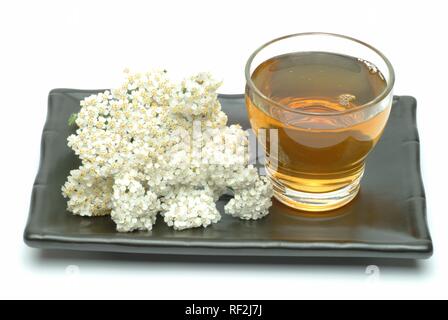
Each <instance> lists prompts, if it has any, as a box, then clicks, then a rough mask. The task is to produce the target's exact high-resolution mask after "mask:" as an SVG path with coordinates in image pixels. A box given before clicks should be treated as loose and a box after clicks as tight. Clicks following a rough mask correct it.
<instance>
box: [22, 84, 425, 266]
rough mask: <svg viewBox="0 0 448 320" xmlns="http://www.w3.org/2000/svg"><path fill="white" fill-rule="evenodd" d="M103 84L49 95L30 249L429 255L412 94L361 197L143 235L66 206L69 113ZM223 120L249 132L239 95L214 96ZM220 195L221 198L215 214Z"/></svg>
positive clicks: (392, 123)
mask: <svg viewBox="0 0 448 320" xmlns="http://www.w3.org/2000/svg"><path fill="white" fill-rule="evenodd" d="M99 91H101V90H74V89H55V90H52V91H51V92H50V94H49V99H48V115H47V120H46V124H45V127H44V130H43V133H42V147H41V159H40V166H39V171H38V173H37V177H36V180H35V183H34V185H33V190H32V196H31V205H30V212H29V218H28V222H27V225H26V229H25V234H24V238H25V242H26V243H27V244H28V245H29V246H31V247H36V248H44V249H69V250H83V251H110V252H133V253H153V254H174V255H229V256H237V255H243V256H272V257H274V256H294V257H297V256H303V257H306V256H309V257H310V256H314V257H316V256H322V257H378V258H409V259H422V258H428V257H430V256H431V254H432V250H433V249H432V242H431V237H430V234H429V230H428V226H427V222H426V202H425V193H424V188H423V183H422V179H421V174H420V164H419V152H420V151H419V138H418V132H417V127H416V100H415V99H414V98H412V97H409V96H399V97H395V98H394V103H393V107H392V111H391V115H390V118H389V121H388V124H387V126H386V129H385V132H384V135H383V137H382V138H381V140H380V142H379V143H378V145H377V146H376V148H375V149H374V151H373V152H372V153H371V154H370V155H369V158H368V161H367V167H366V173H365V176H364V178H363V180H362V182H361V190H360V193H359V194H358V196H357V197H356V198H355V199H354V200H353V201H352V202H351V203H349V204H348V205H346V206H344V207H342V208H340V209H337V210H334V211H333V212H331V214H325V215H323V216H322V217H319V218H316V217H307V216H303V215H297V214H296V212H295V211H294V210H292V209H290V208H288V207H286V206H284V205H282V204H281V203H279V202H277V201H274V205H273V207H272V208H271V212H270V214H269V215H268V216H267V217H265V218H263V219H261V220H258V221H241V220H239V219H235V218H232V217H229V216H227V215H225V214H223V218H222V220H221V221H220V222H219V223H217V224H214V225H212V226H210V227H208V228H205V229H204V228H199V229H190V230H184V231H175V230H173V229H171V228H169V227H168V226H166V225H165V223H163V221H162V219H158V222H157V223H156V225H155V226H154V228H153V230H152V231H149V232H133V233H118V232H117V231H116V230H115V225H114V223H113V222H112V220H111V219H110V217H97V218H88V217H79V216H74V215H72V214H71V213H69V212H68V211H67V210H66V199H64V198H63V197H62V195H61V186H62V184H63V183H64V182H65V180H66V177H67V175H68V174H69V171H70V170H71V169H74V168H76V167H78V166H79V164H80V162H79V160H78V159H77V157H76V156H75V154H74V153H73V152H72V150H70V149H69V148H68V147H67V142H66V141H67V137H68V136H69V135H70V134H71V133H72V132H73V131H74V130H75V129H74V128H72V127H69V126H68V125H67V119H68V118H69V116H70V114H72V113H73V112H77V111H78V110H79V108H80V105H79V102H80V100H81V99H83V98H84V97H86V96H88V95H90V94H93V93H97V92H99ZM219 99H220V101H221V104H222V107H223V110H224V111H225V112H226V113H227V115H228V116H229V122H230V123H240V124H241V125H242V126H243V128H249V122H248V119H247V115H246V108H245V105H244V97H243V95H220V97H219ZM225 201H226V200H225V199H222V200H220V201H219V202H218V207H219V209H220V210H221V211H222V208H223V206H224V204H225Z"/></svg>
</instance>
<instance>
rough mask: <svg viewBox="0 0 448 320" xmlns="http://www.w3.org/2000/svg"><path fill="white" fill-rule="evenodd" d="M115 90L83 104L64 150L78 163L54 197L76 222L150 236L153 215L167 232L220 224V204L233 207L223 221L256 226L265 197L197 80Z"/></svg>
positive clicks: (236, 134)
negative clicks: (108, 220) (89, 219)
mask: <svg viewBox="0 0 448 320" xmlns="http://www.w3.org/2000/svg"><path fill="white" fill-rule="evenodd" d="M126 76H127V78H126V80H125V82H124V83H123V85H122V86H120V87H119V88H117V89H114V90H112V91H105V92H103V93H98V94H96V95H91V96H89V97H86V98H85V99H84V100H82V101H81V110H80V112H79V113H78V115H77V117H76V125H77V126H78V129H77V130H76V134H74V135H71V136H70V137H68V146H69V147H70V148H72V149H73V150H74V151H75V153H76V154H77V155H78V156H79V158H80V159H81V161H82V165H81V166H80V167H79V169H76V170H72V171H71V173H70V176H69V177H68V179H67V182H66V183H65V184H64V186H63V187H62V192H63V195H64V196H65V197H67V198H68V202H67V208H68V210H69V211H71V212H73V213H74V214H78V215H83V216H99V215H106V214H111V217H112V219H113V220H114V222H115V223H116V225H117V230H118V231H122V232H129V231H134V230H151V228H152V226H153V224H154V223H155V221H156V217H157V215H158V214H159V213H160V214H161V215H162V216H163V219H164V221H165V222H166V223H167V224H168V225H169V226H172V227H173V228H175V229H178V230H181V229H187V228H194V227H201V226H202V227H207V226H209V225H210V224H212V223H216V222H218V221H219V220H220V218H221V216H220V214H219V212H218V210H217V209H216V206H215V201H217V200H218V198H219V197H220V195H222V194H223V193H224V192H226V190H228V188H231V190H233V192H234V198H233V199H231V200H230V201H229V203H228V204H227V205H226V206H225V212H226V213H228V214H230V215H232V216H235V217H239V218H241V219H259V218H261V217H263V216H265V215H266V214H267V213H268V212H269V211H268V210H269V207H270V206H271V196H272V188H271V185H270V183H269V182H268V180H267V179H266V178H264V177H259V175H258V172H257V170H256V168H254V167H253V166H250V165H248V159H249V155H248V137H247V133H246V132H244V131H243V130H242V129H241V127H240V126H238V125H232V126H229V127H228V126H227V125H226V124H227V116H226V115H225V114H224V113H223V112H222V111H221V105H220V103H219V100H218V98H217V97H218V96H217V93H216V90H217V89H218V87H219V86H220V83H219V82H217V81H215V80H213V78H212V77H211V76H210V74H208V73H199V74H197V75H194V76H192V77H190V78H187V79H185V80H183V81H181V82H180V83H178V84H176V83H173V82H171V81H170V80H169V79H168V77H167V73H166V71H164V70H155V71H152V72H148V73H145V74H140V73H136V74H132V73H130V72H129V71H127V72H126Z"/></svg>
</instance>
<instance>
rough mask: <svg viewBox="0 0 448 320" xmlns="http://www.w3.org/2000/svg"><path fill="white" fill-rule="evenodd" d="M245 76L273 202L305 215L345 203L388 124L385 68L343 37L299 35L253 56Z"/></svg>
mask: <svg viewBox="0 0 448 320" xmlns="http://www.w3.org/2000/svg"><path fill="white" fill-rule="evenodd" d="M245 74H246V81H247V83H246V106H247V111H248V115H249V120H250V123H251V126H252V129H253V130H254V132H255V134H256V135H257V138H258V141H259V142H260V144H261V145H262V146H263V147H264V151H265V156H266V159H265V166H266V172H267V176H268V177H269V178H270V180H271V181H272V184H273V188H274V195H275V197H276V198H277V199H278V200H279V201H281V202H283V203H284V204H286V205H288V206H290V207H293V208H296V209H300V210H305V211H327V210H332V209H336V208H339V207H341V206H343V205H345V204H347V203H348V202H350V201H351V200H352V199H353V198H354V197H355V196H356V194H357V193H358V191H359V187H360V181H361V178H362V175H363V173H364V167H365V161H366V157H367V155H368V154H369V152H370V151H371V150H372V149H373V148H374V146H375V144H376V143H377V142H378V140H379V138H380V136H381V134H382V132H383V129H384V127H385V125H386V122H387V119H388V117H389V113H390V108H391V105H392V98H393V97H392V88H393V85H394V79H395V78H394V70H393V68H392V65H391V63H390V62H389V60H388V59H387V58H386V57H385V56H384V55H383V54H382V53H381V52H380V51H378V50H377V49H375V48H373V47H372V46H370V45H368V44H366V43H364V42H361V41H359V40H356V39H353V38H350V37H346V36H342V35H337V34H329V33H299V34H293V35H288V36H284V37H281V38H278V39H275V40H272V41H270V42H268V43H266V44H264V45H262V46H261V47H260V48H258V49H257V50H255V52H254V53H253V54H252V55H251V56H250V57H249V60H248V61H247V64H246V68H245Z"/></svg>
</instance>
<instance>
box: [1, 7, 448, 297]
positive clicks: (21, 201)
mask: <svg viewBox="0 0 448 320" xmlns="http://www.w3.org/2000/svg"><path fill="white" fill-rule="evenodd" d="M445 2H446V1H429V0H426V1H409V0H408V1H390V0H388V1H379V0H376V1H341V0H339V1H318V0H312V1H299V0H295V1H283V0H270V1H261V0H258V1H243V0H239V1H230V0H226V1H193V0H189V1H169V0H164V1H143V0H142V1H131V0H126V1H110V0H109V1H91V0H90V1H81V0H76V1H43V0H40V1H2V2H1V4H0V47H1V48H0V96H1V98H0V115H1V119H0V122H1V125H0V130H1V135H0V137H1V157H0V162H1V166H0V173H1V180H0V191H1V192H0V195H1V201H0V206H1V208H0V214H1V222H0V223H1V224H0V225H1V228H0V298H148V299H150V298H159V299H166V298H190V299H196V298H210V299H214V298H235V299H236V298H251V299H258V298H274V299H276V298H278V299H287V298H448V293H447V286H448V243H447V240H448V209H447V208H446V201H447V198H448V195H447V192H448V187H447V184H446V178H447V175H446V164H447V163H448V159H447V157H446V150H445V149H446V148H447V147H448V143H447V140H446V138H447V132H448V131H447V130H448V128H447V125H448V124H447V119H448V105H447V98H446V97H447V94H448V88H447V85H448V80H447V76H448V67H447V57H448V50H447V41H448V38H447V31H446V30H448V22H447V20H448V9H447V7H446V6H445ZM305 31H326V32H335V33H342V34H346V35H350V36H353V37H355V38H358V39H361V40H364V41H366V42H368V43H370V44H372V45H374V46H375V47H377V48H379V49H380V50H382V51H383V52H384V53H385V54H386V55H387V56H388V57H389V59H390V60H391V61H392V63H393V65H394V67H395V71H396V74H397V81H396V86H395V93H396V94H400V95H413V96H415V97H416V98H417V99H418V126H419V130H420V138H421V142H422V144H421V147H422V170H423V178H424V183H425V187H426V193H427V199H428V215H429V223H430V228H431V231H432V236H433V240H434V244H435V254H434V256H433V257H432V258H431V259H429V260H427V261H417V262H401V263H397V262H388V261H384V260H348V261H347V260H339V261H338V260H327V259H317V260H316V259H304V260H293V261H291V260H285V259H278V260H273V261H272V260H265V259H255V260H247V259H239V260H235V259H233V258H220V259H213V258H200V259H196V258H195V259H189V260H186V259H182V258H173V257H171V258H170V257H160V256H139V255H125V254H104V253H103V254H101V253H100V254H98V253H70V252H65V253H64V252H42V251H39V250H36V249H31V248H28V247H26V246H25V245H24V243H23V241H22V233H23V229H24V226H25V222H26V217H27V214H28V207H29V200H30V194H31V187H32V183H33V181H34V177H35V174H36V172H37V166H38V161H39V151H40V136H41V131H42V127H43V124H44V121H45V117H46V107H47V106H46V104H47V94H48V91H49V90H50V89H52V88H55V87H69V88H92V89H93V88H109V87H114V86H115V85H117V84H118V83H119V82H120V80H121V78H122V70H123V69H124V68H125V67H130V68H131V69H133V70H138V71H145V70H146V69H149V68H151V67H163V68H166V69H168V70H169V71H170V73H172V74H175V75H183V74H188V73H190V72H195V71H202V70H209V71H211V72H213V73H214V74H215V75H216V76H217V77H221V78H222V79H223V80H224V85H223V87H222V90H221V92H223V93H239V92H242V91H243V87H244V77H243V66H244V64H245V61H246V59H247V57H248V56H249V54H250V53H251V51H253V50H254V49H255V48H256V47H258V46H259V45H261V44H262V43H264V42H266V41H268V40H270V39H273V38H275V37H278V36H281V35H285V34H290V33H296V32H305ZM371 264H373V265H377V266H378V267H379V268H380V276H379V278H375V279H374V278H372V277H368V275H367V274H366V267H367V266H368V265H371Z"/></svg>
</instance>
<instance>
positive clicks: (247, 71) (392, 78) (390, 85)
mask: <svg viewBox="0 0 448 320" xmlns="http://www.w3.org/2000/svg"><path fill="white" fill-rule="evenodd" d="M313 35H320V36H329V37H336V38H343V39H346V40H350V41H353V42H357V43H358V44H360V45H362V46H364V47H367V48H368V49H370V50H372V51H374V52H375V53H376V54H378V55H379V56H380V58H381V59H383V61H384V62H385V63H386V66H387V69H388V71H389V80H390V81H388V83H387V85H386V88H384V90H383V91H382V92H381V93H380V94H379V95H377V96H376V97H375V98H374V99H372V100H370V101H368V102H366V103H364V104H362V105H359V106H356V107H354V108H351V109H348V110H344V111H334V112H326V113H318V112H310V111H302V110H297V109H292V108H289V107H288V106H285V105H283V104H281V103H278V102H277V101H274V100H272V99H271V98H269V97H267V96H266V95H264V94H263V93H262V92H261V91H260V90H259V89H258V88H257V86H256V85H255V83H254V82H253V81H252V75H251V73H250V67H251V65H252V61H253V60H254V58H255V57H256V55H257V54H258V53H259V52H260V51H261V50H263V49H264V48H266V47H268V46H270V45H271V44H273V43H275V42H279V41H281V40H284V39H288V38H293V37H300V36H313ZM359 58H362V57H359ZM244 70H245V71H244V73H245V76H246V83H247V84H248V85H249V86H250V87H251V88H252V89H253V90H254V91H255V93H256V94H258V95H259V96H260V97H261V98H262V99H264V100H267V101H268V102H269V103H271V104H274V105H276V106H278V107H280V108H282V109H285V110H287V111H289V112H294V113H300V114H305V115H317V116H331V115H340V114H345V113H351V112H355V111H358V110H360V109H365V108H367V107H370V106H372V105H374V104H377V103H378V102H379V101H381V100H383V99H384V98H385V97H387V96H388V95H389V93H390V92H391V91H392V88H393V86H394V83H395V72H394V68H393V67H392V64H391V63H390V61H389V59H387V58H386V56H385V55H384V54H383V53H382V52H381V51H379V50H378V49H376V48H375V47H373V46H371V45H369V44H367V43H365V42H363V41H361V40H358V39H355V38H352V37H349V36H345V35H342V34H337V33H328V32H302V33H293V34H289V35H286V36H282V37H279V38H275V39H273V40H271V41H269V42H266V43H265V44H263V45H261V46H260V47H258V49H256V50H255V51H254V52H253V53H252V54H251V55H250V56H249V59H248V60H247V62H246V67H245V69H244Z"/></svg>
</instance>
